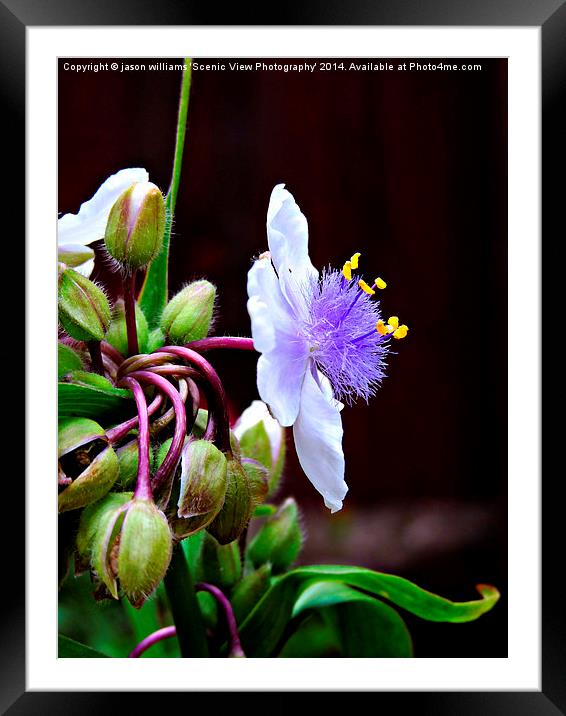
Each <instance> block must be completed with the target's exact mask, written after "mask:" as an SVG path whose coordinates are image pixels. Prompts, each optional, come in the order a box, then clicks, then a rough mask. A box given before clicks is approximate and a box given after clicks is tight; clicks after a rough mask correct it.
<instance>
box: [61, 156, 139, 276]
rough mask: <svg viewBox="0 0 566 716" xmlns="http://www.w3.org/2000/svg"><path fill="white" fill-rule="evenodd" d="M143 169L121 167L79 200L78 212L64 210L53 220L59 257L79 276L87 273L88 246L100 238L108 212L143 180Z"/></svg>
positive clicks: (91, 256) (91, 258)
mask: <svg viewBox="0 0 566 716" xmlns="http://www.w3.org/2000/svg"><path fill="white" fill-rule="evenodd" d="M148 179H149V175H148V173H147V172H146V170H145V169H140V168H134V169H122V170H120V171H119V172H116V174H112V176H109V177H108V179H106V181H105V182H104V183H103V184H102V185H101V186H100V187H99V188H98V190H97V191H96V194H95V195H94V196H93V197H92V198H91V199H89V200H88V201H85V202H84V204H81V207H80V209H79V212H78V214H65V216H62V217H61V218H60V219H59V220H58V222H57V246H58V253H59V260H60V261H62V262H63V263H66V264H67V265H69V266H72V267H73V268H74V269H75V270H76V271H79V272H80V273H82V274H83V276H87V277H88V276H90V274H91V273H92V269H93V267H94V251H93V250H92V249H91V248H90V247H89V246H88V244H91V243H92V242H93V241H97V240H98V239H103V238H104V233H105V231H106V222H107V221H108V215H109V214H110V209H111V208H112V206H113V204H114V202H115V201H116V199H117V198H118V197H119V196H120V194H122V193H123V192H124V191H126V189H128V188H129V187H130V186H131V185H132V184H135V183H136V182H147V181H148Z"/></svg>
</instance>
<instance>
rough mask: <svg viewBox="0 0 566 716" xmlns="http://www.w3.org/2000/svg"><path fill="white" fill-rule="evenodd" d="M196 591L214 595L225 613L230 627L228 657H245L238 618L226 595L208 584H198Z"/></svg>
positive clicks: (227, 624)
mask: <svg viewBox="0 0 566 716" xmlns="http://www.w3.org/2000/svg"><path fill="white" fill-rule="evenodd" d="M195 591H196V592H208V593H209V594H212V596H213V597H214V598H215V599H216V601H217V602H218V605H219V606H220V608H221V609H222V611H223V612H224V617H225V619H226V626H227V627H228V633H229V634H230V651H229V653H228V656H229V657H242V656H245V654H244V650H243V649H242V644H241V643H240V635H239V634H238V625H237V623H236V617H235V616H234V610H233V609H232V605H231V604H230V602H229V601H228V599H227V598H226V596H225V595H224V593H223V592H222V591H221V590H220V589H218V587H215V586H214V585H213V584H207V583H206V582H198V584H196V585H195Z"/></svg>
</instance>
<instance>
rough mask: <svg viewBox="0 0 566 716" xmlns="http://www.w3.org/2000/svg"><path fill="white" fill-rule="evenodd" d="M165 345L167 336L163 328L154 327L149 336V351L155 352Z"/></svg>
mask: <svg viewBox="0 0 566 716" xmlns="http://www.w3.org/2000/svg"><path fill="white" fill-rule="evenodd" d="M164 345H165V336H164V335H163V331H162V330H161V328H154V329H153V331H151V333H150V334H149V336H148V338H147V353H153V351H156V350H157V349H158V348H161V347H162V346H164Z"/></svg>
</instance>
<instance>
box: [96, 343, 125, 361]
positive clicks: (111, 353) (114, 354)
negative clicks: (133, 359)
mask: <svg viewBox="0 0 566 716" xmlns="http://www.w3.org/2000/svg"><path fill="white" fill-rule="evenodd" d="M100 349H101V351H102V352H103V353H106V355H107V356H108V357H109V358H110V359H111V360H113V361H114V363H116V365H118V366H119V365H121V364H122V363H123V362H124V356H123V355H122V354H121V353H120V351H118V350H117V349H116V348H114V346H113V345H112V344H111V343H108V342H107V341H102V342H101V343H100Z"/></svg>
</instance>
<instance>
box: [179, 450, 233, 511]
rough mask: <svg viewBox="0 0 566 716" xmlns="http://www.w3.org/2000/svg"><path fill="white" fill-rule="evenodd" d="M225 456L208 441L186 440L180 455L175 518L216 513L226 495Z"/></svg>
mask: <svg viewBox="0 0 566 716" xmlns="http://www.w3.org/2000/svg"><path fill="white" fill-rule="evenodd" d="M226 469H227V468H226V457H225V456H224V453H222V452H221V451H220V450H219V449H218V448H217V447H215V446H214V445H213V444H212V443H210V442H208V440H192V441H189V442H188V443H187V444H186V446H185V448H184V449H183V453H182V457H181V492H180V496H179V501H178V508H179V509H178V516H179V517H196V516H197V515H205V514H208V513H211V512H212V513H214V514H216V513H217V512H218V511H219V510H220V508H221V507H222V505H223V503H224V498H225V495H226V479H227V478H226Z"/></svg>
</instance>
